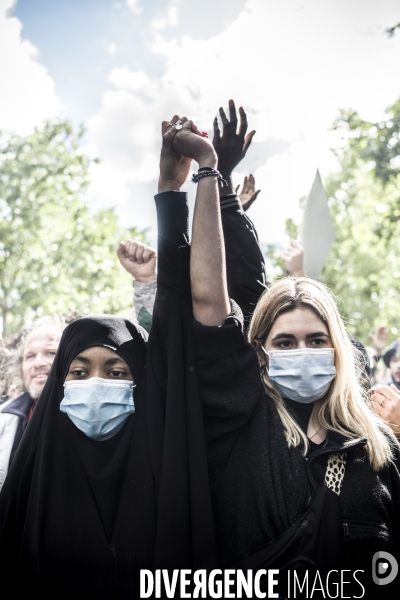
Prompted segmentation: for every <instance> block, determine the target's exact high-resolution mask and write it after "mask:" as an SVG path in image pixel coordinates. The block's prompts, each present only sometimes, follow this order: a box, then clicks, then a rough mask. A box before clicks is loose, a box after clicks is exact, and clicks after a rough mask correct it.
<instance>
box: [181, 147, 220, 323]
mask: <svg viewBox="0 0 400 600" xmlns="http://www.w3.org/2000/svg"><path fill="white" fill-rule="evenodd" d="M211 161H213V162H211ZM203 166H204V167H213V168H215V167H216V157H215V156H213V155H210V156H209V157H205V158H204V159H203V160H201V161H200V162H199V168H201V167H203ZM197 186H198V187H197V194H196V205H195V210H194V218H193V230H192V245H191V246H192V247H191V259H190V275H191V283H192V302H193V314H194V318H195V319H196V320H197V321H199V322H200V323H202V324H203V325H217V326H218V325H222V324H223V322H224V321H225V319H226V317H227V316H228V314H229V312H230V306H229V299H228V291H227V282H226V269H225V247H224V238H223V231H222V223H221V214H220V208H219V197H218V186H217V181H216V178H215V177H204V178H202V179H200V181H199V182H198V184H197Z"/></svg>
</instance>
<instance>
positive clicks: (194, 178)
mask: <svg viewBox="0 0 400 600" xmlns="http://www.w3.org/2000/svg"><path fill="white" fill-rule="evenodd" d="M206 169H207V170H206ZM200 171H204V172H203V173H200ZM211 176H212V177H216V178H217V179H218V180H219V181H220V182H221V187H224V185H228V183H227V181H225V179H224V178H223V177H222V175H221V173H220V172H219V171H217V170H216V169H211V167H202V168H201V169H199V171H198V173H197V174H196V173H193V176H192V182H193V183H198V182H199V181H200V179H203V177H211Z"/></svg>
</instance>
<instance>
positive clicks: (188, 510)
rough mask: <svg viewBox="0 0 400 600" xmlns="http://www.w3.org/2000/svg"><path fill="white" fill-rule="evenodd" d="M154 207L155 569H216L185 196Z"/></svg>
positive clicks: (163, 198) (171, 196) (169, 196)
mask: <svg viewBox="0 0 400 600" xmlns="http://www.w3.org/2000/svg"><path fill="white" fill-rule="evenodd" d="M155 200H156V207H157V217H158V238H159V239H158V257H159V258H158V286H157V296H156V301H155V304H154V312H153V323H152V329H151V334H150V339H149V356H150V357H151V358H150V360H149V362H148V367H147V368H148V381H149V387H148V390H147V400H148V422H149V424H151V425H152V427H151V429H150V437H149V442H150V452H151V459H152V466H153V469H154V473H155V482H156V488H157V505H158V522H157V540H156V556H155V567H156V568H169V569H176V568H180V569H182V568H191V569H200V568H211V569H212V568H214V567H215V566H217V554H216V544H215V533H214V522H213V515H212V506H211V497H210V490H209V483H208V472H207V458H206V450H205V440H204V429H203V416H202V405H201V399H200V394H199V390H198V382H197V376H196V372H195V357H194V344H193V332H192V327H191V323H192V321H193V315H192V303H191V297H190V281H189V246H188V241H187V240H188V207H187V201H186V194H184V193H181V192H166V193H163V194H158V195H157V196H156V197H155ZM155 424H157V426H156V425H155ZM160 430H162V431H163V434H162V435H156V434H157V431H160Z"/></svg>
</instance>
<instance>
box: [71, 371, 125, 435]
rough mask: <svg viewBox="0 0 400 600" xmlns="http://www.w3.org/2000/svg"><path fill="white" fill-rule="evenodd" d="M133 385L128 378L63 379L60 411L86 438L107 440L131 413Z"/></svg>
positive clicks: (116, 431) (120, 427)
mask: <svg viewBox="0 0 400 600" xmlns="http://www.w3.org/2000/svg"><path fill="white" fill-rule="evenodd" d="M133 387H134V385H133V382H132V381H125V380H124V381H122V380H120V379H118V380H115V379H102V378H101V377H91V378H90V379H85V380H82V381H77V380H74V381H66V382H65V383H64V398H63V400H62V401H61V404H60V410H61V411H62V412H64V413H66V414H67V415H68V416H69V418H70V419H71V421H72V422H73V423H74V425H76V426H77V427H78V429H80V430H81V431H82V432H83V433H84V434H85V435H87V436H88V437H90V438H92V439H93V440H97V441H102V440H107V439H108V438H110V437H112V436H113V435H115V434H116V433H118V431H119V430H120V429H122V426H123V425H124V423H125V421H126V419H127V418H128V417H129V415H130V414H131V413H133V412H135V403H134V401H133Z"/></svg>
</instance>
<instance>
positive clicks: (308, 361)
mask: <svg viewBox="0 0 400 600" xmlns="http://www.w3.org/2000/svg"><path fill="white" fill-rule="evenodd" d="M263 350H264V352H265V353H266V354H267V355H268V357H269V367H268V378H269V380H270V381H271V383H272V384H273V385H274V387H275V388H276V389H277V390H278V392H279V393H280V394H281V396H283V397H284V398H289V399H290V400H295V401H296V402H301V403H302V404H309V403H310V402H314V401H315V400H318V399H319V398H322V396H324V394H325V393H326V392H327V391H328V388H329V386H330V384H331V381H332V380H333V379H334V378H335V376H336V369H335V366H334V349H333V348H321V349H320V348H315V349H314V348H301V349H298V350H270V351H268V352H267V351H266V350H265V348H263Z"/></svg>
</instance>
